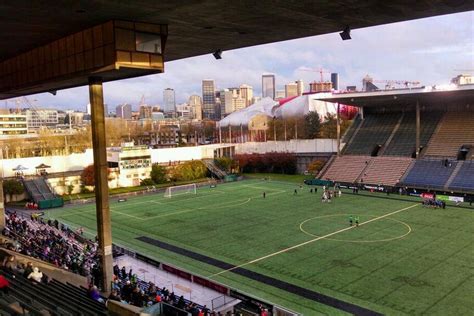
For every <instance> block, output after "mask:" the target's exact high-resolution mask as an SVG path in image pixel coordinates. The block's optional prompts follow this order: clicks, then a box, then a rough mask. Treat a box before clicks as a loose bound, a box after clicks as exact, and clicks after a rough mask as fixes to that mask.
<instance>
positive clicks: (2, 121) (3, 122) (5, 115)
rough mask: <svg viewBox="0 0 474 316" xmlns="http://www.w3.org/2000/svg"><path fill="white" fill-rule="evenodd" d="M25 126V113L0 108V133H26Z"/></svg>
mask: <svg viewBox="0 0 474 316" xmlns="http://www.w3.org/2000/svg"><path fill="white" fill-rule="evenodd" d="M27 127H28V126H27V122H26V115H24V114H18V113H9V112H8V111H7V110H0V135H18V134H26V133H28V128H27ZM5 137H7V136H5ZM0 138H2V136H0Z"/></svg>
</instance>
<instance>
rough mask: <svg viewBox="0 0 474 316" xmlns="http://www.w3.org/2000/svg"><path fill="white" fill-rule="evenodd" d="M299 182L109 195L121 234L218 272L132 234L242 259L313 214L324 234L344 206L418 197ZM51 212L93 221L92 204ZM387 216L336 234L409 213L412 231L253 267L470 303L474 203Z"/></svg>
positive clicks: (244, 285)
mask: <svg viewBox="0 0 474 316" xmlns="http://www.w3.org/2000/svg"><path fill="white" fill-rule="evenodd" d="M259 178H262V175H259ZM271 178H272V179H275V177H274V176H273V175H272V176H271ZM301 181H302V180H301ZM297 182H300V181H297ZM294 188H298V186H297V185H295V184H292V183H288V182H279V181H274V180H273V181H270V182H265V181H261V180H250V181H244V182H238V183H231V184H226V185H220V186H218V187H217V188H216V189H201V190H200V191H199V194H198V196H189V195H188V196H180V197H175V198H172V199H165V198H162V197H161V195H159V196H157V195H154V196H145V197H138V198H134V199H130V200H129V201H128V202H127V203H121V204H116V203H112V213H113V216H112V220H113V235H114V242H117V243H118V244H122V245H124V246H128V247H131V248H133V249H136V250H137V251H139V252H143V253H146V254H147V255H149V256H152V257H155V258H156V259H158V260H162V261H165V262H169V263H172V264H175V265H178V266H181V267H183V268H185V269H188V270H191V271H194V272H196V273H199V274H201V275H204V276H212V275H213V274H215V273H217V272H220V271H219V270H218V269H217V268H214V267H210V266H208V265H206V264H202V263H199V262H195V261H193V260H190V259H188V258H184V257H181V256H178V255H176V254H173V253H169V252H166V251H163V250H160V249H158V248H156V247H154V246H151V245H147V244H144V243H142V242H138V241H136V240H134V238H135V237H137V236H141V235H148V236H151V237H155V238H157V239H160V240H164V241H168V242H170V243H173V244H176V245H178V246H182V247H185V248H187V249H190V250H194V251H197V252H199V253H203V254H206V255H208V256H211V257H214V258H217V259H221V260H223V261H226V262H229V263H232V264H236V265H238V264H242V263H245V262H248V261H250V260H253V259H256V258H260V257H261V256H264V255H268V254H271V253H273V252H275V251H278V250H281V249H285V248H287V247H290V246H293V245H296V244H299V243H301V242H305V241H308V240H311V239H314V238H315V237H312V236H308V235H305V234H304V233H302V232H301V231H300V229H299V228H300V224H301V222H303V221H304V220H306V219H309V218H313V217H319V218H315V219H313V220H310V221H309V222H307V223H306V224H305V225H304V226H303V228H304V229H305V230H307V231H308V232H310V233H313V234H315V235H322V234H325V233H330V232H334V231H338V230H340V229H343V228H345V227H347V216H348V215H346V214H354V215H359V216H360V217H361V222H364V221H367V220H370V219H372V218H374V217H377V216H380V215H383V214H387V213H389V212H393V211H395V210H399V209H401V208H405V207H408V206H411V205H413V204H414V203H413V202H410V201H397V200H387V199H374V198H367V197H364V196H353V195H351V194H343V197H342V198H340V199H336V200H335V201H334V202H333V203H331V204H322V203H321V202H320V198H319V197H320V195H319V193H318V194H313V195H311V194H310V193H309V192H307V188H306V187H305V188H304V189H303V190H300V193H299V194H298V196H293V190H294ZM263 191H265V192H266V193H267V198H266V199H263V198H262V197H261V194H262V192H263ZM301 191H303V192H301ZM249 198H250V200H249ZM209 202H211V204H209ZM54 214H55V215H54V216H55V217H58V218H60V219H61V220H63V221H66V222H69V223H71V224H77V225H84V226H85V227H87V228H88V229H89V230H90V231H93V230H95V225H96V224H95V215H94V208H93V206H92V205H84V206H81V207H75V208H68V209H67V210H66V211H63V212H61V213H54ZM327 215H329V216H328V217H322V218H321V217H320V216H327ZM389 218H390V219H387V218H386V219H381V220H377V221H374V222H372V223H369V224H367V225H363V226H361V227H359V228H357V229H352V230H349V231H346V232H343V233H340V234H338V235H337V236H334V237H340V238H343V239H346V240H365V241H370V240H374V239H387V238H392V237H396V236H400V235H403V234H405V233H406V232H407V231H408V228H407V226H406V225H404V224H403V223H400V222H397V221H394V220H400V221H403V222H405V223H406V224H408V225H409V226H410V228H411V229H412V232H411V233H410V234H409V235H407V236H406V237H404V238H402V239H398V240H394V241H390V242H375V243H372V242H365V243H354V242H347V241H346V242H341V241H332V240H320V241H317V242H314V243H310V244H308V245H305V246H303V247H299V248H297V249H294V250H292V251H289V252H285V253H282V254H280V255H277V256H273V257H270V258H268V259H265V260H262V261H260V262H257V263H255V264H251V265H248V266H246V268H248V269H252V270H254V271H257V272H261V273H263V274H265V275H269V276H273V277H276V278H279V279H282V280H285V281H288V282H291V283H294V284H297V285H300V286H303V287H307V288H310V289H313V290H316V291H321V292H323V293H325V294H328V295H331V296H334V297H337V298H340V299H343V300H346V301H349V302H353V303H356V304H359V305H362V306H365V307H367V308H371V309H374V310H377V311H380V312H383V313H386V314H420V313H429V314H439V315H442V314H466V313H467V312H468V310H469V309H472V308H473V307H474V303H473V302H472V301H471V300H469V296H468V295H469V294H468V293H470V292H472V289H473V285H474V283H473V278H472V262H473V261H474V260H473V259H474V252H473V251H472V235H473V233H474V229H473V226H472V225H470V223H472V220H473V213H472V212H470V211H467V210H462V209H449V208H448V209H447V210H444V211H442V210H431V209H424V208H422V207H420V206H416V207H414V208H412V209H409V210H406V211H402V212H400V213H397V214H394V215H391V216H390V217H389ZM392 219H394V220H392ZM183 232H186V233H183ZM470 250H471V251H470ZM213 278H214V279H215V280H217V281H220V282H223V283H225V284H228V285H230V286H233V287H236V288H238V289H241V290H243V291H246V292H249V293H252V294H254V295H256V296H258V297H262V298H264V299H268V300H270V301H272V302H274V303H277V304H279V305H283V306H285V307H288V308H290V309H294V310H296V311H299V312H302V313H304V314H306V315H315V314H319V313H322V314H335V313H337V311H336V310H334V309H332V308H329V307H326V306H323V305H320V304H315V303H314V302H311V301H308V300H305V299H301V298H299V297H297V296H295V295H291V294H288V293H286V292H283V291H280V290H277V289H274V288H271V287H268V286H263V285H261V284H259V283H257V282H255V281H252V280H249V279H245V278H242V277H239V276H237V275H235V274H232V273H229V272H226V273H224V274H221V275H219V276H215V277H213ZM470 290H471V291H470ZM469 291H470V292H469Z"/></svg>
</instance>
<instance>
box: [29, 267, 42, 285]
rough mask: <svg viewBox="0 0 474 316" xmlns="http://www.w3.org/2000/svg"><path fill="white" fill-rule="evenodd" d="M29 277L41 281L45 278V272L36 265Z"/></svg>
mask: <svg viewBox="0 0 474 316" xmlns="http://www.w3.org/2000/svg"><path fill="white" fill-rule="evenodd" d="M27 278H28V279H32V280H33V281H36V282H38V283H41V280H42V279H43V273H42V272H41V271H40V270H39V268H38V267H34V268H33V272H31V273H30V275H28V277H27Z"/></svg>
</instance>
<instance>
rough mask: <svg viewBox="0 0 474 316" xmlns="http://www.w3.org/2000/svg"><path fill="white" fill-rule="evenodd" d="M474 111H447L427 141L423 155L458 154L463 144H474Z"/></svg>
mask: <svg viewBox="0 0 474 316" xmlns="http://www.w3.org/2000/svg"><path fill="white" fill-rule="evenodd" d="M473 126H474V112H467V111H466V112H447V113H446V114H445V115H444V117H443V118H442V119H441V122H440V126H439V128H438V131H437V132H435V134H434V135H433V137H432V138H431V139H430V142H429V143H428V148H427V150H426V152H425V156H437V157H452V158H456V157H457V156H458V153H459V150H460V149H461V146H463V145H474V128H473Z"/></svg>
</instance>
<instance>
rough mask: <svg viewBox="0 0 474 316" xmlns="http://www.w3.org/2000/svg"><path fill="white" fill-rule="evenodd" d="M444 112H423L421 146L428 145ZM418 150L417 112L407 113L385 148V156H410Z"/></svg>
mask: <svg viewBox="0 0 474 316" xmlns="http://www.w3.org/2000/svg"><path fill="white" fill-rule="evenodd" d="M442 115H443V113H442V112H435V111H433V112H422V113H421V115H420V117H421V120H420V146H422V147H426V145H427V144H428V141H429V140H430V138H431V136H432V135H433V132H434V131H435V129H436V126H438V122H439V120H440V119H441V117H442ZM415 150H416V114H415V113H414V112H407V113H405V115H404V117H403V120H402V122H401V124H400V126H399V128H398V130H397V131H396V132H395V134H394V137H393V138H392V140H391V141H390V143H389V144H388V146H387V148H386V149H385V152H384V155H385V156H406V157H410V156H411V155H412V154H413V153H414V152H415Z"/></svg>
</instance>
